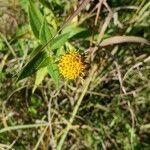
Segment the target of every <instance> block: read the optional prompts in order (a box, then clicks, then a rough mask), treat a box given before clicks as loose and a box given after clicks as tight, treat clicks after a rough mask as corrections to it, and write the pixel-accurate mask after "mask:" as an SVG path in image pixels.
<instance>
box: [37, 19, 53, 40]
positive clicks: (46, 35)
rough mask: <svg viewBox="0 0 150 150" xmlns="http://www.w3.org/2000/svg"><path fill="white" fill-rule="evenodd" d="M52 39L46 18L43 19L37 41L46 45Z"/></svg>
mask: <svg viewBox="0 0 150 150" xmlns="http://www.w3.org/2000/svg"><path fill="white" fill-rule="evenodd" d="M51 37H52V33H51V31H50V29H49V26H48V23H47V20H46V17H44V18H43V22H42V26H41V28H40V34H39V39H40V40H41V41H42V42H43V43H46V42H47V41H48V40H49V39H50V38H51Z"/></svg>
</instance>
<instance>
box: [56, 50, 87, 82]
mask: <svg viewBox="0 0 150 150" xmlns="http://www.w3.org/2000/svg"><path fill="white" fill-rule="evenodd" d="M58 68H59V71H60V73H61V74H62V75H63V76H64V77H65V78H68V79H75V78H77V77H78V76H79V75H80V74H81V73H83V70H84V69H85V65H84V63H83V62H82V60H81V55H80V54H79V53H78V52H76V51H71V52H69V53H68V54H65V55H63V56H62V58H61V59H60V61H59V64H58Z"/></svg>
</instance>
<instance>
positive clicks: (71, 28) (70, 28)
mask: <svg viewBox="0 0 150 150" xmlns="http://www.w3.org/2000/svg"><path fill="white" fill-rule="evenodd" d="M83 31H86V29H85V28H82V27H77V26H74V25H69V26H67V27H66V28H64V29H63V31H62V33H70V35H69V38H72V37H73V36H75V35H76V34H79V33H81V32H83Z"/></svg>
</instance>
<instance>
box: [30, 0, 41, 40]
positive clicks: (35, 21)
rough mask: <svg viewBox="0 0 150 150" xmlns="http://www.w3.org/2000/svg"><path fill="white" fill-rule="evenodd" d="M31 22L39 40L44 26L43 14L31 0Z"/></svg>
mask: <svg viewBox="0 0 150 150" xmlns="http://www.w3.org/2000/svg"><path fill="white" fill-rule="evenodd" d="M28 11H29V22H30V25H31V29H32V31H33V33H34V35H35V37H37V38H39V32H40V28H41V25H42V17H43V16H42V14H41V12H40V11H39V9H38V8H37V6H36V5H35V3H34V2H33V1H32V0H29V6H28Z"/></svg>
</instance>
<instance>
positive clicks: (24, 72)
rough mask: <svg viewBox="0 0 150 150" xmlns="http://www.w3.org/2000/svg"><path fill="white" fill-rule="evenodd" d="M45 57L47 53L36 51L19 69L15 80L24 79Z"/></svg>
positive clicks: (34, 70) (33, 71)
mask: <svg viewBox="0 0 150 150" xmlns="http://www.w3.org/2000/svg"><path fill="white" fill-rule="evenodd" d="M46 59H47V53H46V52H43V51H41V52H39V53H37V54H36V55H35V56H34V57H33V58H32V59H31V60H30V61H29V62H28V63H27V64H26V65H25V67H24V68H23V69H22V70H21V72H20V74H19V76H18V79H17V81H19V80H21V79H24V78H26V77H28V76H30V75H31V74H33V73H35V72H36V71H37V70H38V69H40V68H39V66H40V65H41V64H42V62H43V61H44V60H46Z"/></svg>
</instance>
